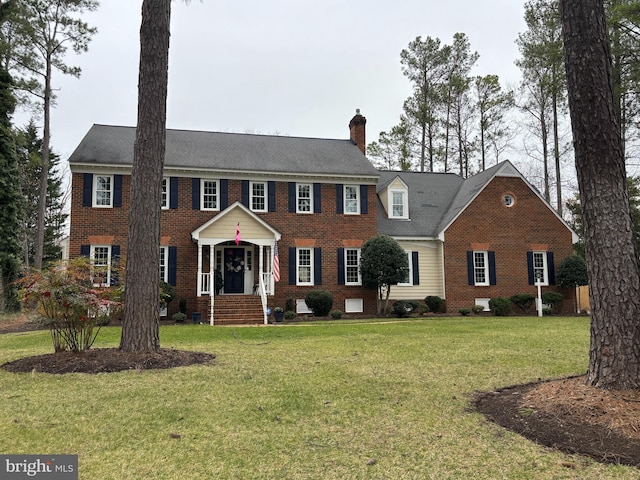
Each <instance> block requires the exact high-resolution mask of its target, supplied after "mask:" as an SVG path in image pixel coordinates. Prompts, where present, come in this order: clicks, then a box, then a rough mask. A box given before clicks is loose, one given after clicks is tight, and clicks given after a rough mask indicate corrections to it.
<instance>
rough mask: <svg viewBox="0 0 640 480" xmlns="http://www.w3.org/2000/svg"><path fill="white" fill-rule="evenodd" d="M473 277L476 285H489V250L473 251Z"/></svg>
mask: <svg viewBox="0 0 640 480" xmlns="http://www.w3.org/2000/svg"><path fill="white" fill-rule="evenodd" d="M473 279H474V284H475V285H480V286H484V285H489V259H488V255H487V252H486V251H485V252H473Z"/></svg>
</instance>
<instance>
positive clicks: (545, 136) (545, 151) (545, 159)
mask: <svg viewBox="0 0 640 480" xmlns="http://www.w3.org/2000/svg"><path fill="white" fill-rule="evenodd" d="M545 115H546V114H545V107H544V106H541V107H540V136H541V137H542V164H543V167H544V192H543V195H544V199H545V200H546V201H547V202H549V203H551V193H550V190H549V145H548V142H549V128H548V127H547V117H546V116H545Z"/></svg>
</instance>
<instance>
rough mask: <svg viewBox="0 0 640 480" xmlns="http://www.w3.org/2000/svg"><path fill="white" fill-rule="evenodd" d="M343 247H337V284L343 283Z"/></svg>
mask: <svg viewBox="0 0 640 480" xmlns="http://www.w3.org/2000/svg"><path fill="white" fill-rule="evenodd" d="M344 284H345V278H344V248H339V249H338V285H344Z"/></svg>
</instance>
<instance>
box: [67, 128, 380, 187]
mask: <svg viewBox="0 0 640 480" xmlns="http://www.w3.org/2000/svg"><path fill="white" fill-rule="evenodd" d="M135 132H136V130H135V127H122V126H111V125H93V126H92V127H91V129H90V130H89V132H88V133H87V134H86V135H85V137H84V138H83V139H82V141H81V142H80V144H79V145H78V147H77V148H76V149H75V151H74V152H73V153H72V154H71V157H70V158H69V163H70V164H71V165H72V167H73V166H74V165H79V164H82V165H95V166H100V165H105V166H106V165H108V166H128V165H131V163H132V161H133V144H134V141H135ZM165 167H167V168H171V167H174V168H186V169H197V170H209V169H211V170H226V171H228V170H231V171H239V172H242V171H245V172H264V173H267V174H269V173H272V174H283V173H284V174H294V175H295V174H301V175H314V174H315V175H340V176H366V177H372V179H373V180H375V178H376V177H377V176H378V171H377V170H376V169H375V168H374V167H373V165H371V163H370V162H369V161H368V160H367V158H366V157H365V156H364V155H363V154H362V152H360V150H359V149H358V147H357V146H356V145H355V144H354V143H353V142H351V140H331V139H320V138H301V137H285V136H275V135H252V134H242V133H219V132H202V131H192V130H172V129H167V144H166V154H165Z"/></svg>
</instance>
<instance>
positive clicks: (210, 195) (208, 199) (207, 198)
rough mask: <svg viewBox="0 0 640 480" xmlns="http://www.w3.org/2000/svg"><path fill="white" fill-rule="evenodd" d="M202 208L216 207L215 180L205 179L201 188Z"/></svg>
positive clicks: (216, 187)
mask: <svg viewBox="0 0 640 480" xmlns="http://www.w3.org/2000/svg"><path fill="white" fill-rule="evenodd" d="M202 191H203V197H202V208H208V209H215V208H218V184H217V182H215V181H205V182H204V187H203V189H202Z"/></svg>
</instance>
